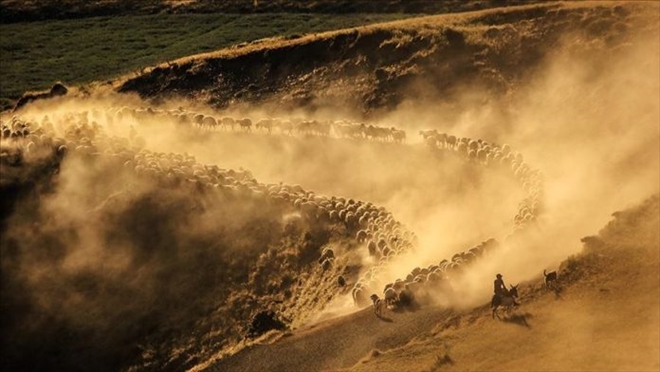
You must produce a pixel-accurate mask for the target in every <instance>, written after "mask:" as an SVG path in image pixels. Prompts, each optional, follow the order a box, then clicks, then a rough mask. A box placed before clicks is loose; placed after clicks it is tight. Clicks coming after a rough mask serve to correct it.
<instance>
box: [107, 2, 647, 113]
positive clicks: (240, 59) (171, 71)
mask: <svg viewBox="0 0 660 372" xmlns="http://www.w3.org/2000/svg"><path fill="white" fill-rule="evenodd" d="M640 6H644V5H640V4H635V3H612V2H597V3H580V4H576V3H568V4H567V3H548V4H540V5H527V6H517V7H509V8H496V9H489V10H483V11H476V12H467V13H460V14H447V15H438V16H429V17H424V18H415V19H413V20H408V21H399V22H392V23H387V24H381V25H374V26H368V27H359V28H355V29H347V30H341V31H336V32H329V33H323V34H316V35H308V36H305V37H302V38H297V39H296V38H294V39H290V40H283V39H274V40H265V41H261V42H255V43H253V44H251V45H247V46H242V47H237V48H232V49H226V50H221V51H218V52H214V53H210V54H203V55H197V56H192V57H189V58H184V59H181V60H176V61H172V62H170V63H166V64H163V65H160V66H157V67H155V68H152V69H149V70H147V71H146V72H144V73H142V74H140V75H139V76H131V77H128V78H127V79H122V80H120V81H118V82H116V83H115V84H116V85H117V89H118V90H119V91H120V92H137V93H139V94H140V95H141V96H142V97H146V98H156V99H163V98H168V97H177V96H178V97H181V96H183V97H189V98H195V99H196V100H199V101H203V102H206V103H209V104H211V105H214V106H216V107H226V106H228V105H233V104H236V103H252V104H260V105H262V106H268V105H271V106H273V108H278V109H280V110H281V109H282V108H293V107H300V106H303V107H305V109H306V110H308V111H313V110H315V109H317V108H319V107H325V108H328V107H330V108H332V107H335V108H341V109H342V110H343V111H346V109H347V108H351V109H353V110H356V111H359V112H362V113H365V112H372V111H374V110H378V109H393V108H395V107H397V106H398V105H400V104H402V103H404V102H406V101H415V102H417V103H418V104H420V105H421V104H422V103H427V104H431V103H433V104H438V103H442V102H443V101H449V102H451V98H452V97H454V96H455V95H456V94H457V93H459V92H461V91H462V90H464V89H465V88H466V87H470V89H471V90H472V91H475V89H477V90H482V91H484V92H490V93H493V94H495V95H506V94H508V93H511V92H513V91H515V90H516V87H517V86H518V84H519V83H520V82H521V81H523V80H524V79H526V78H529V77H530V76H531V75H533V74H534V73H535V72H536V71H537V69H538V67H539V63H540V62H541V61H543V60H544V58H546V57H548V56H549V55H550V54H552V53H553V52H556V51H557V50H558V49H560V48H561V47H562V45H563V44H564V42H565V41H566V38H567V37H568V38H570V44H571V45H572V48H573V49H572V52H575V53H577V54H578V55H579V54H581V53H583V54H585V55H587V54H588V53H590V52H591V51H592V50H593V49H600V50H601V51H609V50H614V49H616V48H620V47H622V46H625V45H627V43H628V42H629V38H630V37H631V35H633V34H635V32H631V31H633V29H634V31H640V29H641V30H645V28H646V27H657V24H656V23H654V22H655V19H654V18H653V16H652V15H653V13H652V11H651V12H645V11H642V12H639V11H635V10H638V9H639V7H640ZM640 17H641V18H648V19H646V20H644V19H642V20H641V21H640ZM649 19H650V21H649Z"/></svg>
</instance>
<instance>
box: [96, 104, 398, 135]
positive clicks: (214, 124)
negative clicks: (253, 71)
mask: <svg viewBox="0 0 660 372" xmlns="http://www.w3.org/2000/svg"><path fill="white" fill-rule="evenodd" d="M92 111H95V112H91V114H97V115H95V116H97V117H98V118H99V119H100V113H99V112H98V110H92ZM104 116H105V119H106V121H107V122H108V123H114V122H115V121H122V120H125V119H129V118H130V119H133V120H136V121H138V122H139V121H147V120H150V121H154V120H156V121H157V120H172V121H173V122H175V123H177V124H178V125H181V126H184V127H193V128H197V129H200V130H205V131H223V132H244V133H252V132H253V131H254V132H258V133H265V134H277V133H279V134H283V135H288V136H294V135H309V136H323V137H327V136H330V137H335V138H349V139H367V140H371V141H378V142H393V143H405V142H406V132H405V131H404V130H401V129H397V128H394V127H390V128H387V127H381V126H376V125H367V124H366V123H354V122H350V121H347V120H336V121H330V120H315V119H302V118H290V119H284V118H261V119H258V120H253V119H251V118H245V117H244V118H233V117H230V116H222V117H220V116H215V115H213V114H209V113H201V112H196V111H191V110H186V109H184V108H178V109H174V110H160V109H153V108H151V107H148V108H134V107H133V108H131V107H126V106H124V107H116V108H110V109H107V110H105V113H104Z"/></svg>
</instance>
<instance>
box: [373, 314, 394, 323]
mask: <svg viewBox="0 0 660 372" xmlns="http://www.w3.org/2000/svg"><path fill="white" fill-rule="evenodd" d="M376 317H377V318H378V319H380V320H381V321H383V322H386V323H394V320H392V318H388V317H386V316H382V315H381V314H376Z"/></svg>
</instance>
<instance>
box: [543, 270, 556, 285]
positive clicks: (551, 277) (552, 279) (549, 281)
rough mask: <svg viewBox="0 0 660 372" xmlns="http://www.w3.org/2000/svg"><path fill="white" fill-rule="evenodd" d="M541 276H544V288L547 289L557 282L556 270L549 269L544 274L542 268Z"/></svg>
mask: <svg viewBox="0 0 660 372" xmlns="http://www.w3.org/2000/svg"><path fill="white" fill-rule="evenodd" d="M543 276H544V277H545V288H546V289H548V288H550V286H554V285H555V284H556V283H557V272H556V271H551V272H549V273H547V274H546V272H545V270H543Z"/></svg>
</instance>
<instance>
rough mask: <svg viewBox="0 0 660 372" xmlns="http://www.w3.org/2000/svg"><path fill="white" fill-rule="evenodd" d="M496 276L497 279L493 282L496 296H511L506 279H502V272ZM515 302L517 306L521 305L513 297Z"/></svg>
mask: <svg viewBox="0 0 660 372" xmlns="http://www.w3.org/2000/svg"><path fill="white" fill-rule="evenodd" d="M496 277H497V279H495V281H494V282H493V286H494V291H495V296H498V297H500V298H502V297H504V296H509V290H508V289H506V285H505V284H504V280H502V274H497V275H496ZM513 304H514V305H515V306H518V305H520V304H519V303H517V302H516V300H515V298H514V299H513Z"/></svg>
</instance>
